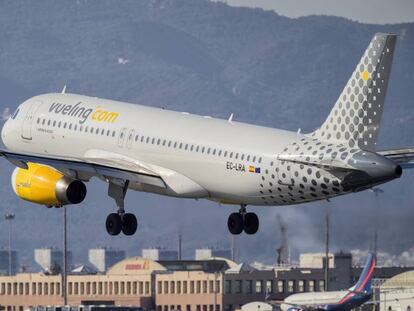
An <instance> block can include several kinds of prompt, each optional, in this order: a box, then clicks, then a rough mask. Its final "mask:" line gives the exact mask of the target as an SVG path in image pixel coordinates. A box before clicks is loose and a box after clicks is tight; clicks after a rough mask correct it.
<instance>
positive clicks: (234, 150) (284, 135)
mask: <svg viewBox="0 0 414 311" xmlns="http://www.w3.org/2000/svg"><path fill="white" fill-rule="evenodd" d="M395 42H396V36H395V35H390V34H381V33H378V34H376V35H375V36H374V37H373V39H372V41H371V43H370V44H369V46H368V48H367V50H366V51H365V53H364V55H363V56H362V58H361V61H360V62H359V64H358V65H357V67H356V69H355V71H354V72H353V74H352V76H351V78H350V79H349V81H348V83H347V85H346V86H345V88H344V90H343V92H342V93H341V94H340V96H339V98H338V100H337V102H336V103H335V105H334V107H333V109H332V111H331V113H330V115H329V116H328V118H327V119H326V121H325V122H324V123H323V124H322V125H321V127H320V128H319V129H317V130H316V131H314V132H312V133H309V134H301V133H296V132H289V131H285V130H278V129H272V128H267V127H261V126H255V125H250V124H245V123H239V122H235V121H233V120H232V118H230V119H229V120H220V119H215V118H210V117H203V116H197V115H192V114H189V113H183V112H175V111H168V110H163V109H157V108H152V107H146V106H141V105H136V104H128V103H122V102H117V101H112V100H106V99H100V98H94V97H87V96H83V95H76V94H68V93H66V92H63V91H62V93H56V94H43V95H39V96H35V97H32V98H30V99H28V100H27V101H25V102H23V103H22V104H20V105H19V106H18V108H17V109H16V110H15V112H14V113H13V114H12V115H11V117H10V118H9V119H8V120H7V121H6V122H5V124H4V126H3V129H2V131H1V138H2V141H3V143H4V145H5V146H6V148H7V150H2V151H0V155H1V156H3V157H4V158H5V159H7V160H9V161H10V162H11V163H12V164H13V165H15V166H16V168H15V170H14V172H13V174H12V177H11V180H12V187H13V190H14V192H15V193H16V194H17V196H19V197H20V198H22V199H25V200H27V201H30V202H34V203H38V204H42V205H46V206H48V207H52V206H55V207H60V206H63V205H66V204H78V203H81V202H82V201H83V199H84V198H85V196H86V186H85V182H87V181H89V180H90V179H91V178H92V177H98V178H100V179H101V180H103V181H104V182H106V183H107V184H108V195H109V196H110V197H111V198H113V199H114V200H115V202H116V205H117V212H116V213H112V214H110V215H109V216H108V217H107V220H106V229H107V231H108V233H109V234H111V235H117V234H119V233H120V232H121V231H122V232H123V233H124V234H125V235H132V234H134V233H135V231H136V230H137V219H136V217H135V216H134V215H133V214H131V213H126V212H125V208H124V198H125V195H126V192H127V190H128V189H132V190H138V191H146V192H151V193H156V194H161V195H167V196H174V197H180V198H191V199H202V198H205V199H210V200H214V201H217V202H219V203H221V204H234V205H239V206H240V210H239V212H237V213H232V214H231V215H230V216H229V218H228V228H229V230H230V232H231V233H232V234H240V233H241V232H242V231H244V232H245V233H247V234H254V233H256V232H257V230H258V228H259V220H258V217H257V216H256V214H255V213H251V212H247V210H246V207H247V206H248V205H291V204H299V203H306V202H312V201H316V200H325V199H329V198H332V197H335V196H338V195H343V194H347V193H351V192H356V191H361V190H364V189H368V188H371V187H373V186H376V185H378V184H381V183H385V182H388V181H390V180H393V179H395V178H398V177H400V176H401V174H402V169H403V168H408V167H411V165H412V163H411V160H412V158H413V157H414V150H413V149H405V150H389V151H383V152H379V151H377V150H376V141H377V135H378V131H379V127H380V120H381V115H382V111H383V107H384V99H385V94H386V90H387V84H388V78H389V74H390V70H391V63H392V58H393V52H394V46H395Z"/></svg>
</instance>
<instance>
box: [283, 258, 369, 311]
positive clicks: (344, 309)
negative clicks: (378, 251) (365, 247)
mask: <svg viewBox="0 0 414 311" xmlns="http://www.w3.org/2000/svg"><path fill="white" fill-rule="evenodd" d="M375 264H376V256H375V255H374V254H372V253H371V254H369V256H368V259H367V262H366V264H365V267H364V269H363V270H362V273H361V275H360V277H359V280H358V282H357V283H356V284H355V285H354V286H352V287H351V288H349V289H348V290H341V291H331V292H310V293H299V294H293V295H291V296H289V297H287V298H286V299H285V300H284V301H283V303H282V304H281V305H280V308H281V310H282V311H313V310H318V311H348V310H351V309H354V308H357V307H359V306H361V305H362V304H364V303H365V302H367V301H368V300H370V299H371V297H372V289H371V279H372V275H373V273H374V269H375Z"/></svg>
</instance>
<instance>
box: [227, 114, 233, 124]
mask: <svg viewBox="0 0 414 311" xmlns="http://www.w3.org/2000/svg"><path fill="white" fill-rule="evenodd" d="M228 121H229V122H232V121H233V113H232V114H231V115H230V117H229V120H228Z"/></svg>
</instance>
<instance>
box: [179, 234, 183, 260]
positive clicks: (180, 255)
mask: <svg viewBox="0 0 414 311" xmlns="http://www.w3.org/2000/svg"><path fill="white" fill-rule="evenodd" d="M181 243H182V235H181V228H180V231H178V260H181V259H182V253H181V251H182V249H181Z"/></svg>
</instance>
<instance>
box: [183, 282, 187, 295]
mask: <svg viewBox="0 0 414 311" xmlns="http://www.w3.org/2000/svg"><path fill="white" fill-rule="evenodd" d="M183 294H187V281H184V282H183Z"/></svg>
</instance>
